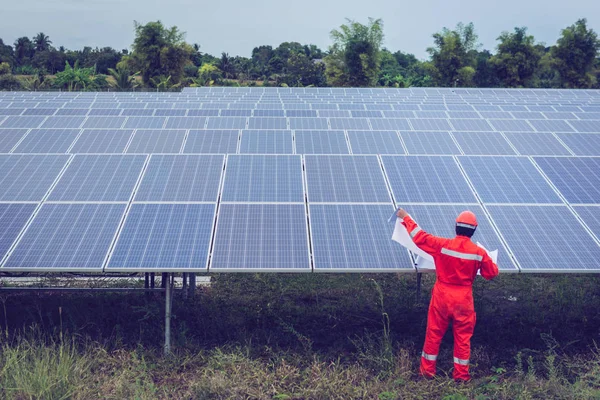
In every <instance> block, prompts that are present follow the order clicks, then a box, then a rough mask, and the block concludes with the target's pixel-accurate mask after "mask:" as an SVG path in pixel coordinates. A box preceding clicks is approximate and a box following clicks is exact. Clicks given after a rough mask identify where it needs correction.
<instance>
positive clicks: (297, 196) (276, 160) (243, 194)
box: [221, 155, 304, 203]
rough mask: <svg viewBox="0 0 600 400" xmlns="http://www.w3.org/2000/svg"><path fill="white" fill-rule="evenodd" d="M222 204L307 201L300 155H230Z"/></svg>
mask: <svg viewBox="0 0 600 400" xmlns="http://www.w3.org/2000/svg"><path fill="white" fill-rule="evenodd" d="M221 201H234V202H279V203H283V202H298V203H301V202H303V201H304V188H303V184H302V159H301V157H300V156H292V155H290V156H279V155H230V156H229V157H228V158H227V170H226V172H225V181H224V184H223V193H222V195H221Z"/></svg>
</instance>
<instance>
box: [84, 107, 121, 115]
mask: <svg viewBox="0 0 600 400" xmlns="http://www.w3.org/2000/svg"><path fill="white" fill-rule="evenodd" d="M121 111H122V110H121V109H120V108H93V109H91V110H90V112H89V113H88V115H90V116H104V117H108V116H117V115H121ZM124 115H125V114H124Z"/></svg>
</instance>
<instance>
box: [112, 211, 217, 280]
mask: <svg viewBox="0 0 600 400" xmlns="http://www.w3.org/2000/svg"><path fill="white" fill-rule="evenodd" d="M214 215H215V205H214V204H134V205H133V206H132V207H131V210H130V211H129V213H128V214H127V219H126V220H125V225H124V226H123V228H122V231H121V233H120V235H119V238H118V240H117V244H116V245H115V249H114V251H113V253H112V256H111V258H110V261H109V263H108V266H107V270H116V269H118V270H131V269H142V270H158V271H161V270H162V271H165V270H171V271H173V270H181V271H189V270H206V269H207V268H208V251H209V248H210V241H211V238H212V230H213V223H214Z"/></svg>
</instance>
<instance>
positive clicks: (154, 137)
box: [127, 129, 185, 153]
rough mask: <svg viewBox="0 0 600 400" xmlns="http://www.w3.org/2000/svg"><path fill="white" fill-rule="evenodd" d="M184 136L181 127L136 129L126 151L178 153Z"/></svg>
mask: <svg viewBox="0 0 600 400" xmlns="http://www.w3.org/2000/svg"><path fill="white" fill-rule="evenodd" d="M184 138H185V131H184V130H181V129H179V130H175V129H138V130H136V131H135V133H134V135H133V139H131V143H130V144H129V147H128V148H127V153H179V151H180V150H181V146H182V144H183V139H184Z"/></svg>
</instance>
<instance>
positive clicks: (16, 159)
mask: <svg viewBox="0 0 600 400" xmlns="http://www.w3.org/2000/svg"><path fill="white" fill-rule="evenodd" d="M68 159H69V156H67V155H32V154H23V155H16V154H15V155H13V154H10V155H0V187H1V188H2V190H1V191H0V201H40V200H42V198H43V197H44V196H45V195H46V193H47V192H48V190H49V189H50V187H51V186H52V184H53V182H54V181H55V180H56V178H57V177H58V175H59V173H60V171H61V170H62V169H63V167H64V166H65V164H66V162H67V160H68Z"/></svg>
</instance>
